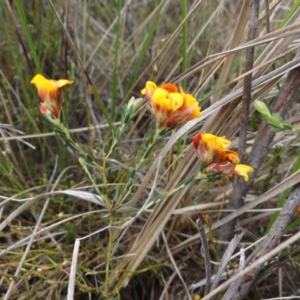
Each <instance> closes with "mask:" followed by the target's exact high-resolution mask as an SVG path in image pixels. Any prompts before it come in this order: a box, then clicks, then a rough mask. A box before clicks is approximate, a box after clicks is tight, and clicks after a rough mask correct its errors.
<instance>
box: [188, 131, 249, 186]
mask: <svg viewBox="0 0 300 300" xmlns="http://www.w3.org/2000/svg"><path fill="white" fill-rule="evenodd" d="M230 144H231V142H230V141H229V140H227V139H226V138H225V137H224V136H222V137H219V136H215V135H213V134H210V133H197V134H196V135H195V136H194V138H193V146H194V148H195V150H196V153H197V155H198V157H199V159H200V161H201V162H204V167H205V168H204V171H205V172H206V173H215V172H222V173H224V174H228V175H236V176H243V177H244V180H245V181H248V179H249V177H248V173H251V172H253V168H252V167H250V166H248V165H243V164H239V162H240V159H239V157H238V154H237V152H235V151H232V150H228V149H227V148H228V147H229V145H230Z"/></svg>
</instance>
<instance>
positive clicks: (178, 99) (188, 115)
mask: <svg viewBox="0 0 300 300" xmlns="http://www.w3.org/2000/svg"><path fill="white" fill-rule="evenodd" d="M141 93H142V94H143V95H145V97H146V99H147V100H148V102H149V104H150V106H151V111H152V113H153V115H154V117H155V119H156V121H157V123H158V125H159V128H166V127H172V126H176V125H182V124H184V123H186V122H187V121H190V120H192V119H195V118H198V117H200V116H201V112H200V107H199V105H198V102H197V100H196V99H195V98H194V97H193V96H192V95H191V94H186V93H185V92H184V90H183V89H182V88H178V87H177V86H176V85H174V84H171V83H166V84H163V85H161V86H159V87H158V86H157V85H156V84H155V83H154V82H152V81H147V83H146V87H145V88H144V89H143V90H142V91H141Z"/></svg>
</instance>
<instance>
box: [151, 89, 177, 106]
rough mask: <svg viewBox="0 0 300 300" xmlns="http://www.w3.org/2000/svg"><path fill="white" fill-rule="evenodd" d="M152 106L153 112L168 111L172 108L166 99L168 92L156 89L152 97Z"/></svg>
mask: <svg viewBox="0 0 300 300" xmlns="http://www.w3.org/2000/svg"><path fill="white" fill-rule="evenodd" d="M152 106H153V109H154V110H156V109H160V110H164V111H170V110H171V109H172V108H171V102H170V100H169V98H168V92H167V91H166V90H164V89H161V88H157V89H156V90H155V91H154V93H153V95H152Z"/></svg>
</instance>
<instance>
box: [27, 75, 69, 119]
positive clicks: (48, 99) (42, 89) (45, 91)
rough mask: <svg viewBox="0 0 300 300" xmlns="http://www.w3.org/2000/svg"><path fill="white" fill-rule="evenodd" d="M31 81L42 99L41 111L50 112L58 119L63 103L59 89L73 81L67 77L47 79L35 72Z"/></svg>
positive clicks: (43, 112)
mask: <svg viewBox="0 0 300 300" xmlns="http://www.w3.org/2000/svg"><path fill="white" fill-rule="evenodd" d="M31 83H32V84H34V85H35V87H36V89H37V92H38V95H39V97H40V98H41V100H42V103H41V106H40V111H41V113H42V114H51V115H52V116H53V117H54V118H55V119H59V115H60V111H61V108H62V104H63V101H62V95H61V92H62V91H61V89H62V87H64V86H66V85H71V84H72V83H73V81H72V80H67V79H60V80H51V79H50V80H49V79H46V78H45V77H44V76H43V75H41V74H37V75H35V76H34V77H33V79H32V80H31Z"/></svg>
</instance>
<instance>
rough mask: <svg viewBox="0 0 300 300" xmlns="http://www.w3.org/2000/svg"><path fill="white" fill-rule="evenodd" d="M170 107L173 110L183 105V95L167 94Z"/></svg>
mask: <svg viewBox="0 0 300 300" xmlns="http://www.w3.org/2000/svg"><path fill="white" fill-rule="evenodd" d="M169 101H170V109H171V110H172V111H175V110H177V109H179V108H180V107H181V106H182V105H183V96H182V95H181V94H180V93H170V94H169Z"/></svg>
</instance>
